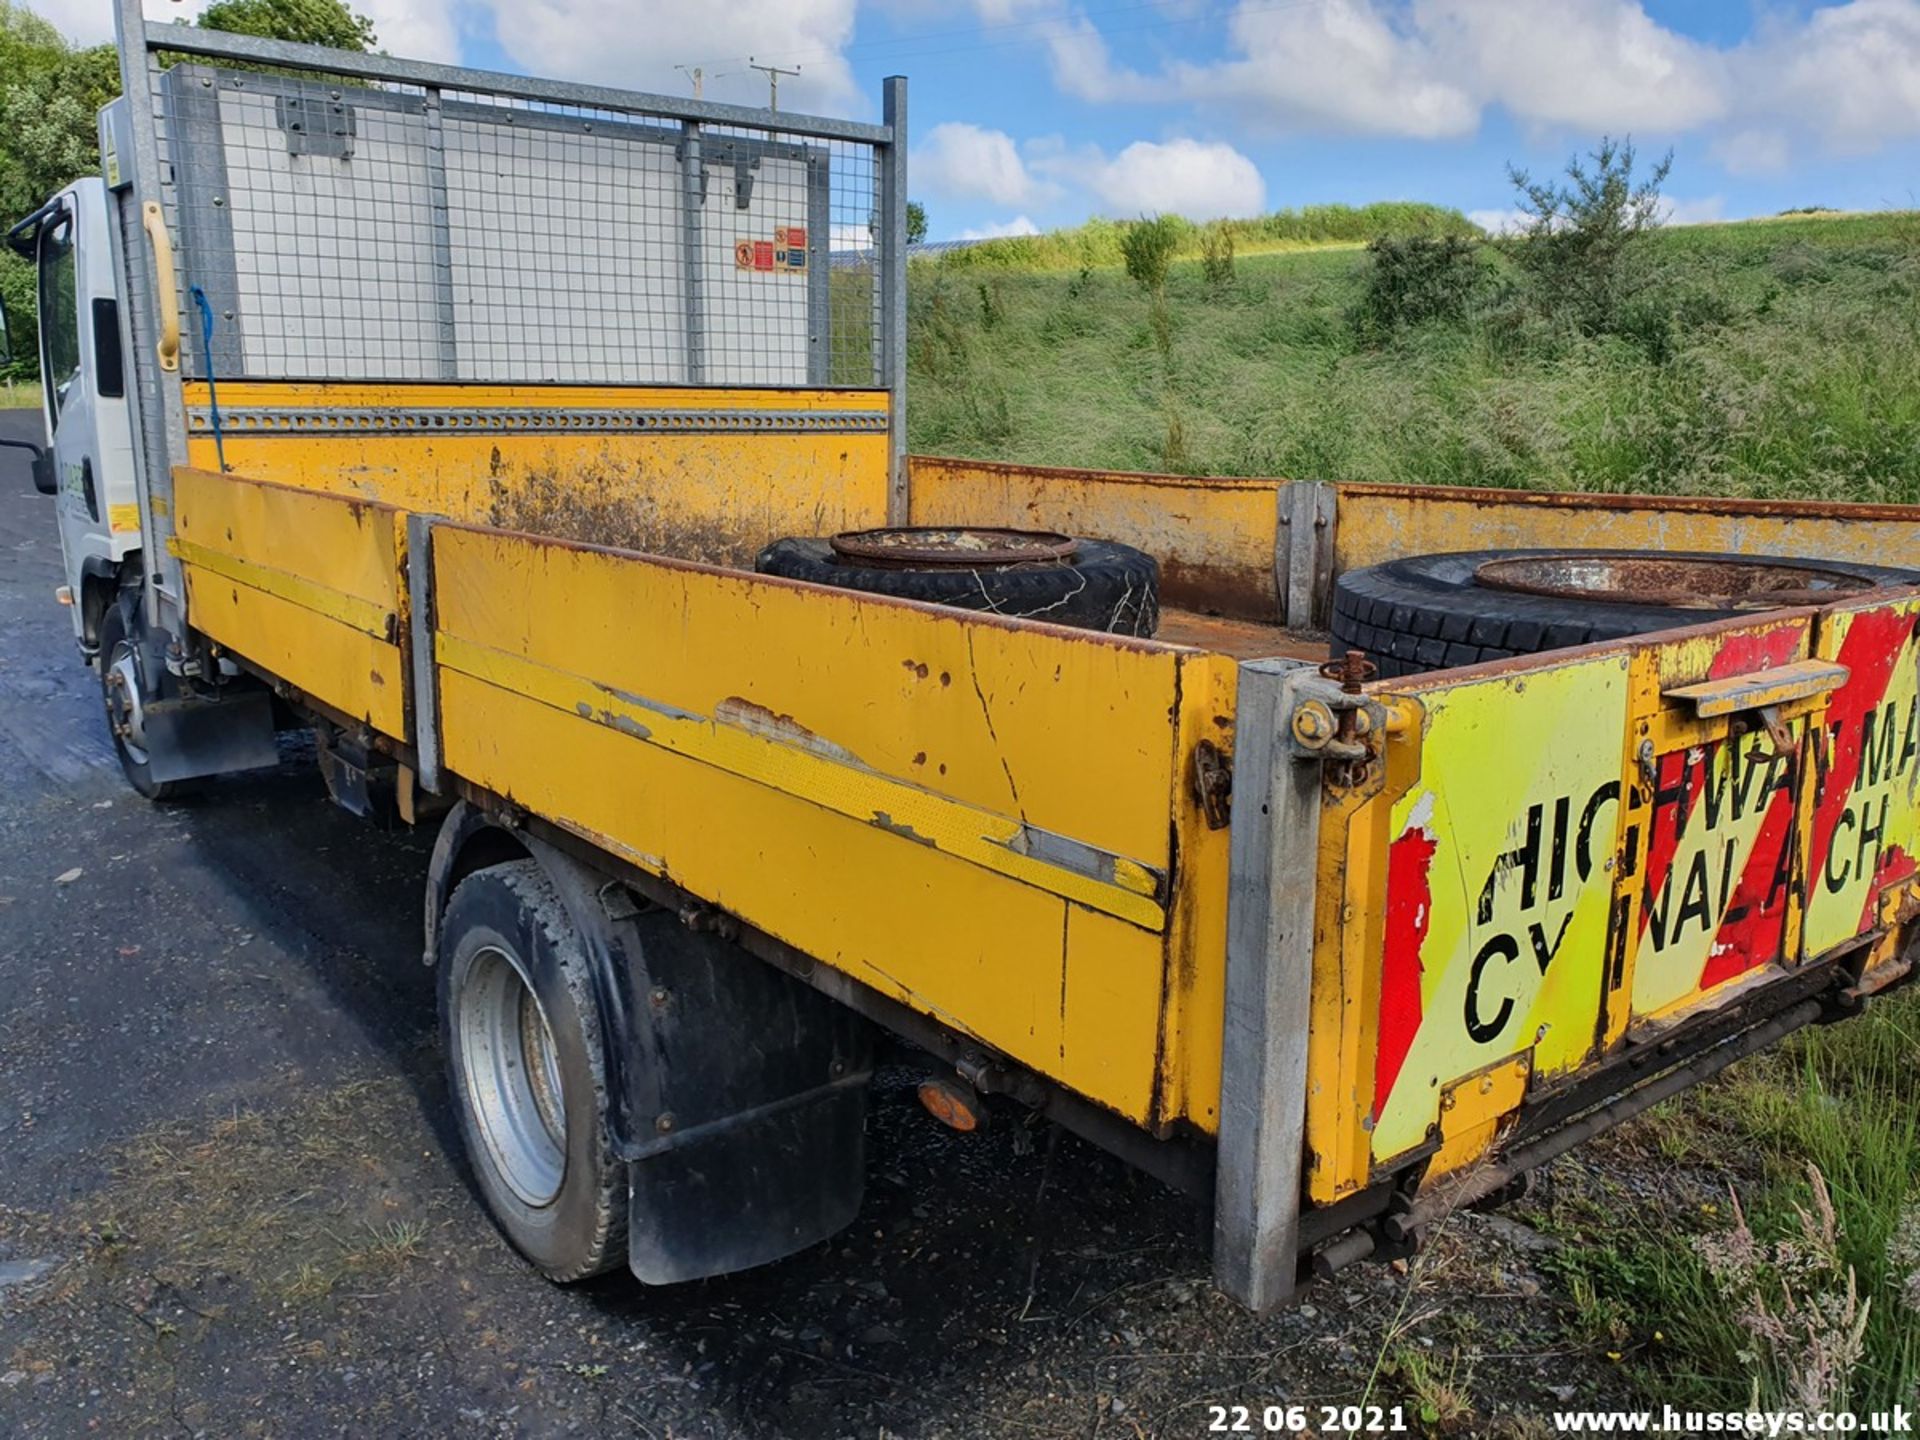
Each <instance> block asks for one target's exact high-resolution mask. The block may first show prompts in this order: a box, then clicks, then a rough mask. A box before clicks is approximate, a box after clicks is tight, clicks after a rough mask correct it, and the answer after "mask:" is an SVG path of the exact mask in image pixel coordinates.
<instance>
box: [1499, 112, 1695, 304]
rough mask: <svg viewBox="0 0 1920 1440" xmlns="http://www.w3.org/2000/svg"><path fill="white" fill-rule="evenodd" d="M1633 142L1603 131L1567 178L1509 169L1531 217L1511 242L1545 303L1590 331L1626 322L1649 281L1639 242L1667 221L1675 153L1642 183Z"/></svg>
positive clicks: (1525, 211)
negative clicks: (1664, 213) (1663, 214)
mask: <svg viewBox="0 0 1920 1440" xmlns="http://www.w3.org/2000/svg"><path fill="white" fill-rule="evenodd" d="M1635 158H1636V157H1635V154H1634V149H1633V143H1632V142H1631V141H1617V140H1614V139H1612V138H1611V137H1605V136H1603V137H1602V138H1601V141H1600V143H1599V144H1598V145H1597V146H1595V147H1594V148H1593V150H1592V151H1591V152H1589V154H1588V156H1587V158H1586V160H1585V161H1583V160H1582V159H1581V158H1580V157H1579V156H1577V155H1576V156H1575V157H1574V158H1573V159H1572V160H1570V161H1568V162H1567V169H1566V178H1565V179H1564V180H1559V181H1536V180H1534V179H1533V177H1532V176H1530V175H1528V174H1527V172H1526V171H1524V170H1519V169H1515V168H1513V167H1511V166H1510V167H1508V170H1507V175H1508V178H1509V179H1511V180H1512V181H1513V187H1514V189H1515V190H1517V191H1518V192H1519V196H1520V210H1521V213H1522V214H1523V215H1525V217H1526V223H1525V226H1524V228H1523V230H1522V231H1521V233H1520V234H1519V235H1518V236H1517V237H1515V238H1513V239H1510V240H1508V241H1506V242H1505V245H1506V249H1507V253H1508V254H1509V255H1511V256H1512V257H1513V260H1514V263H1515V264H1516V265H1517V266H1519V268H1520V271H1521V273H1522V274H1523V275H1525V276H1526V278H1527V280H1528V282H1529V285H1530V288H1531V291H1532V294H1533V297H1534V300H1535V302H1536V303H1537V304H1538V305H1540V307H1541V308H1542V309H1545V310H1548V311H1551V312H1553V313H1556V314H1561V315H1565V316H1567V317H1568V318H1570V319H1571V320H1572V321H1573V322H1574V323H1575V324H1576V325H1578V326H1579V327H1580V329H1581V330H1583V331H1585V332H1586V333H1587V334H1589V335H1601V334H1606V333H1608V332H1610V331H1615V330H1617V329H1618V328H1619V326H1620V324H1621V321H1622V318H1623V316H1624V315H1625V313H1626V312H1627V310H1628V308H1629V307H1630V306H1631V305H1632V303H1633V302H1634V300H1635V299H1636V298H1637V297H1638V296H1639V294H1640V292H1641V291H1642V290H1644V289H1645V288H1646V286H1647V285H1648V283H1649V281H1650V278H1651V277H1650V276H1649V274H1648V270H1647V266H1646V265H1645V264H1644V263H1643V262H1644V258H1645V251H1644V247H1643V246H1642V245H1641V244H1640V241H1641V239H1642V237H1643V236H1645V235H1646V233H1647V232H1648V231H1650V230H1652V229H1654V228H1655V227H1656V226H1657V225H1659V223H1660V187H1661V186H1662V185H1663V184H1665V183H1666V179H1667V174H1668V172H1669V171H1671V170H1672V169H1673V152H1672V151H1668V152H1667V154H1666V155H1665V156H1664V157H1662V158H1661V160H1660V161H1659V162H1658V163H1657V164H1656V165H1655V166H1654V167H1653V170H1652V172H1651V173H1650V174H1648V175H1647V176H1646V178H1644V179H1642V180H1639V181H1637V182H1636V181H1635V179H1634V174H1633V167H1634V161H1635Z"/></svg>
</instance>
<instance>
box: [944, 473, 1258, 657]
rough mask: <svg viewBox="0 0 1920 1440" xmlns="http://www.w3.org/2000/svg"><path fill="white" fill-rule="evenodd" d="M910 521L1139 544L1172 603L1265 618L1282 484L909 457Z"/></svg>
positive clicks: (1163, 591) (1246, 616)
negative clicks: (1156, 562)
mask: <svg viewBox="0 0 1920 1440" xmlns="http://www.w3.org/2000/svg"><path fill="white" fill-rule="evenodd" d="M912 466H913V471H912V473H913V485H912V505H913V523H914V524H915V525H1010V526H1013V527H1015V528H1018V529H1026V530H1057V531H1061V532H1063V533H1065V534H1068V535H1092V536H1097V537H1098V538H1100V539H1103V540H1118V541H1120V542H1122V543H1123V544H1127V545H1135V546H1138V547H1139V548H1140V549H1142V550H1145V551H1146V552H1147V553H1148V554H1149V555H1152V556H1154V557H1155V558H1156V559H1158V560H1159V561H1160V576H1161V589H1162V593H1163V594H1164V595H1165V596H1166V598H1167V599H1168V600H1169V601H1170V602H1171V603H1173V604H1176V605H1184V606H1188V607H1190V608H1193V609H1198V610H1210V611H1213V612H1216V613H1218V614H1222V615H1233V616H1237V617H1239V618H1242V619H1251V620H1270V619H1272V618H1273V616H1274V615H1275V614H1276V613H1277V606H1278V600H1277V598H1276V595H1275V591H1274V579H1273V547H1274V531H1275V529H1276V528H1277V527H1278V524H1279V513H1280V512H1279V492H1278V482H1277V481H1273V480H1238V479H1234V480H1228V479H1201V478H1197V477H1190V476H1180V475H1141V474H1132V473H1128V472H1116V471H1105V470H1060V469H1050V468H1047V467H1044V466H1036V465H1003V464H996V463H993V462H990V461H984V460H948V459H941V458H937V457H934V456H915V457H914V459H913V462H912Z"/></svg>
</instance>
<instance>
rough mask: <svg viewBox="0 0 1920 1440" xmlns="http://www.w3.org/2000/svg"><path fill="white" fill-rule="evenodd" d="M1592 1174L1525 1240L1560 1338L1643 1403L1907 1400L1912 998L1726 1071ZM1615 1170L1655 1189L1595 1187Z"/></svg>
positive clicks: (1914, 1061) (1739, 1405)
mask: <svg viewBox="0 0 1920 1440" xmlns="http://www.w3.org/2000/svg"><path fill="white" fill-rule="evenodd" d="M1590 1166H1591V1168H1590V1169H1589V1171H1588V1174H1589V1175H1590V1176H1591V1177H1595V1178H1596V1182H1597V1183H1596V1184H1595V1185H1594V1186H1592V1187H1590V1188H1588V1189H1586V1190H1585V1191H1584V1192H1583V1193H1581V1194H1578V1195H1575V1196H1572V1197H1564V1198H1560V1199H1556V1200H1555V1202H1554V1203H1553V1205H1552V1207H1551V1209H1550V1211H1549V1213H1548V1214H1547V1215H1546V1217H1545V1218H1544V1219H1543V1220H1542V1224H1543V1225H1545V1226H1548V1227H1550V1228H1556V1229H1559V1230H1560V1231H1561V1232H1562V1233H1563V1235H1564V1236H1565V1238H1566V1239H1568V1241H1569V1242H1570V1243H1569V1244H1567V1245H1566V1247H1565V1248H1564V1249H1562V1250H1561V1251H1560V1252H1558V1255H1557V1258H1556V1261H1555V1264H1556V1266H1557V1267H1558V1268H1559V1269H1561V1270H1562V1272H1563V1273H1564V1274H1565V1276H1566V1277H1567V1279H1568V1281H1569V1285H1570V1290H1571V1293H1572V1294H1573V1296H1574V1297H1575V1310H1576V1315H1575V1323H1576V1325H1577V1326H1578V1327H1579V1328H1580V1329H1581V1330H1582V1331H1584V1332H1585V1336H1586V1338H1587V1339H1588V1340H1589V1341H1590V1342H1592V1343H1595V1344H1598V1345H1602V1346H1604V1347H1605V1348H1606V1349H1608V1350H1609V1351H1610V1352H1611V1353H1613V1354H1617V1355H1619V1356H1620V1358H1621V1363H1622V1364H1624V1365H1627V1366H1628V1367H1630V1368H1631V1370H1632V1371H1633V1373H1634V1374H1635V1376H1636V1378H1637V1379H1638V1380H1639V1381H1640V1382H1641V1384H1642V1387H1643V1388H1644V1391H1645V1393H1646V1395H1647V1397H1648V1399H1649V1403H1652V1404H1655V1405H1656V1406H1657V1404H1658V1403H1660V1402H1662V1401H1667V1400H1671V1401H1673V1402H1674V1403H1676V1404H1680V1403H1690V1404H1694V1405H1698V1406H1702V1407H1708V1408H1717V1409H1745V1408H1747V1407H1748V1406H1749V1405H1750V1404H1752V1403H1754V1401H1755V1400H1756V1399H1757V1400H1758V1403H1759V1404H1760V1406H1761V1408H1798V1409H1803V1410H1810V1411H1811V1410H1840V1409H1852V1410H1854V1411H1855V1412H1871V1411H1875V1410H1888V1409H1891V1408H1892V1407H1893V1406H1895V1405H1906V1406H1908V1407H1912V1406H1914V1405H1915V1404H1916V1403H1917V1402H1920V994H1915V993H1911V992H1909V993H1907V994H1904V995H1897V996H1893V997H1889V998H1887V999H1885V1000H1883V1001H1880V1002H1878V1003H1876V1004H1875V1005H1874V1006H1872V1007H1871V1008H1870V1009H1869V1012H1868V1013H1867V1014H1866V1015H1865V1016H1863V1017H1861V1018H1860V1019H1857V1020H1854V1021H1850V1022H1848V1023H1846V1024H1842V1025H1837V1026H1834V1027H1833V1028H1831V1029H1821V1030H1815V1031H1811V1032H1807V1033H1804V1034H1802V1035H1801V1036H1799V1037H1796V1038H1795V1039H1793V1040H1791V1041H1789V1042H1788V1043H1786V1044H1785V1045H1783V1046H1782V1047H1781V1048H1780V1049H1778V1050H1777V1051H1773V1052H1770V1053H1767V1054H1764V1055H1761V1056H1757V1057H1755V1058H1754V1059H1752V1060H1748V1061H1745V1062H1742V1063H1741V1064H1740V1065H1738V1066H1735V1067H1734V1068H1733V1069H1732V1070H1731V1071H1729V1072H1728V1073H1727V1075H1726V1076H1725V1077H1723V1078H1722V1079H1721V1080H1719V1081H1717V1082H1713V1083H1709V1084H1707V1085H1704V1086H1702V1087H1700V1088H1699V1089H1698V1090H1697V1091H1695V1092H1694V1093H1693V1094H1691V1095H1689V1096H1686V1097H1682V1098H1681V1099H1679V1100H1676V1101H1674V1102H1671V1103H1669V1104H1668V1105H1665V1106H1662V1107H1660V1108H1659V1109H1657V1110H1655V1111H1653V1112H1651V1113H1650V1114H1649V1115H1647V1116H1646V1117H1644V1118H1642V1119H1641V1120H1640V1121H1638V1122H1636V1123H1634V1124H1632V1125H1629V1126H1627V1127H1625V1128H1624V1129H1623V1130H1622V1131H1621V1132H1619V1133H1618V1135H1617V1136H1615V1137H1612V1138H1611V1139H1609V1140H1608V1141H1605V1142H1603V1143H1602V1144H1601V1145H1599V1146H1597V1147H1595V1150H1594V1151H1593V1154H1592V1156H1591V1161H1590ZM1631 1171H1638V1172H1640V1173H1641V1174H1643V1175H1645V1174H1652V1175H1655V1176H1657V1177H1658V1178H1659V1182H1660V1183H1658V1184H1657V1185H1655V1186H1653V1187H1652V1188H1651V1189H1642V1190H1638V1191H1629V1190H1627V1189H1625V1188H1624V1187H1623V1186H1621V1185H1617V1184H1613V1183H1610V1182H1608V1181H1605V1180H1599V1179H1598V1177H1605V1176H1608V1175H1609V1174H1610V1173H1614V1172H1617V1173H1619V1174H1626V1173H1629V1172H1631ZM1729 1171H1731V1172H1732V1173H1733V1174H1734V1175H1735V1176H1736V1179H1735V1181H1734V1183H1733V1185H1732V1187H1731V1189H1730V1190H1729V1189H1726V1188H1720V1185H1721V1184H1724V1181H1721V1182H1720V1184H1716V1183H1715V1181H1714V1180H1713V1179H1710V1178H1708V1177H1722V1176H1724V1175H1725V1174H1727V1173H1728V1172H1729Z"/></svg>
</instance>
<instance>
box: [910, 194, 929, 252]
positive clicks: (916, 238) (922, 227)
mask: <svg viewBox="0 0 1920 1440" xmlns="http://www.w3.org/2000/svg"><path fill="white" fill-rule="evenodd" d="M926 238H927V207H926V206H924V205H922V204H921V203H920V202H919V201H918V200H909V201H908V202H907V243H908V244H909V245H918V244H919V243H920V242H921V241H922V240H925V239H926Z"/></svg>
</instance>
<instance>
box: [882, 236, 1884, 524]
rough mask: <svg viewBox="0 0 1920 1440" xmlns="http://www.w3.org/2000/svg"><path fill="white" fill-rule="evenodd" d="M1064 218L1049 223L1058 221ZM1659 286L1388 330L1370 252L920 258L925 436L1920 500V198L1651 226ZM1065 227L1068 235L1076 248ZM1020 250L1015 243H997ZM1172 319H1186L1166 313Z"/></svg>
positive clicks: (941, 440)
mask: <svg viewBox="0 0 1920 1440" xmlns="http://www.w3.org/2000/svg"><path fill="white" fill-rule="evenodd" d="M1043 238H1044V237H1043ZM1645 243H1646V247H1647V255H1648V258H1649V261H1650V264H1651V269H1652V271H1653V272H1654V282H1653V286H1652V288H1651V290H1650V291H1649V292H1648V298H1647V302H1646V305H1645V306H1644V307H1643V308H1644V309H1645V310H1646V313H1645V314H1643V315H1640V316H1638V317H1637V319H1636V324H1635V328H1634V329H1633V331H1632V333H1629V334H1608V335H1601V336H1589V335H1583V334H1581V333H1579V332H1578V331H1576V330H1574V329H1573V328H1572V327H1571V326H1568V325H1565V324H1561V323H1557V322H1555V321H1553V320H1551V319H1550V318H1548V317H1546V316H1543V315H1541V314H1539V313H1537V311H1536V310H1534V309H1530V308H1528V307H1527V306H1526V305H1525V304H1523V303H1521V302H1519V301H1517V300H1515V299H1514V298H1513V296H1512V294H1511V293H1506V292H1503V289H1502V286H1501V284H1500V283H1499V282H1500V273H1499V272H1501V271H1502V270H1503V269H1504V268H1505V264H1504V262H1503V261H1501V260H1499V259H1498V258H1497V257H1495V258H1493V259H1492V260H1491V262H1490V263H1491V266H1492V269H1493V271H1494V272H1495V274H1494V276H1493V279H1494V283H1493V284H1492V285H1490V286H1489V287H1488V293H1487V295H1486V297H1485V298H1483V299H1482V300H1481V301H1480V302H1479V303H1477V304H1476V305H1475V306H1474V307H1472V308H1471V309H1470V311H1469V313H1467V314H1466V315H1465V316H1464V317H1463V318H1460V319H1457V320H1448V321H1435V322H1430V323H1428V324H1426V325H1422V326H1418V327H1413V328H1409V329H1405V330H1403V331H1401V332H1399V333H1398V334H1397V335H1394V336H1392V337H1390V338H1388V339H1386V340H1384V341H1371V342H1370V341H1368V340H1366V339H1364V338H1363V334H1362V332H1361V331H1360V329H1359V328H1358V327H1356V325H1355V324H1354V323H1353V322H1352V319H1351V315H1352V311H1353V307H1354V305H1355V303H1356V301H1357V300H1358V299H1359V297H1360V296H1361V293H1362V291H1363V288H1364V276H1365V273H1366V268H1367V266H1368V265H1369V263H1370V261H1369V257H1368V256H1367V255H1366V254H1365V253H1364V252H1361V251H1358V250H1356V249H1353V248H1351V247H1349V248H1340V249H1331V248H1329V249H1319V250H1311V251H1296V252H1294V253H1283V254H1266V255H1254V254H1246V253H1244V251H1245V250H1246V249H1247V248H1249V247H1248V246H1246V245H1243V246H1242V247H1241V248H1242V250H1243V253H1242V254H1241V255H1240V256H1239V257H1238V259H1237V260H1236V262H1235V265H1234V275H1233V278H1232V279H1231V280H1230V281H1229V282H1228V283H1226V284H1224V285H1210V284H1208V283H1207V281H1206V280H1205V278H1204V276H1203V274H1202V269H1201V265H1200V263H1199V262H1198V261H1197V260H1192V259H1188V260H1177V261H1176V262H1175V263H1174V265H1173V268H1172V272H1171V275H1170V278H1169V280H1168V284H1167V303H1166V307H1165V311H1164V320H1160V321H1156V316H1155V309H1154V306H1153V305H1152V303H1151V302H1150V300H1149V298H1148V296H1147V295H1146V294H1145V293H1144V292H1143V291H1142V290H1141V288H1140V287H1139V286H1137V285H1135V284H1134V283H1132V282H1131V281H1130V280H1128V279H1127V277H1126V275H1125V274H1124V273H1123V272H1122V271H1121V270H1120V269H1118V268H1117V267H1116V266H1113V265H1096V264H1091V263H1087V264H1083V265H1082V266H1081V267H1080V268H1077V269H1067V270H1036V269H1034V268H1030V267H1032V266H1034V265H1035V264H1038V263H1041V262H1040V259H1039V257H1040V256H1041V255H1043V254H1052V253H1054V252H1052V251H1048V250H1046V249H1045V248H1044V247H1043V246H1042V245H1041V243H1040V242H1033V243H1032V244H1031V245H1030V246H1029V247H1028V248H1026V249H1024V250H1022V249H1020V248H1018V247H1014V248H1013V249H1011V250H1009V249H1007V248H1005V247H1000V248H998V249H997V251H996V250H989V251H988V253H987V254H984V255H983V254H981V253H979V252H961V253H960V254H958V255H954V256H949V257H947V258H946V259H944V260H935V261H928V262H923V263H920V264H917V265H915V266H914V267H913V270H912V276H911V282H910V289H911V299H910V308H911V319H910V328H911V342H910V350H909V383H910V393H911V396H912V404H911V405H910V406H909V425H910V438H911V443H912V446H913V448H914V449H916V450H921V451H935V452H943V453H952V454H962V455H971V456H980V457H987V458H996V459H1020V460H1028V461H1034V462H1040V463H1046V464H1060V465H1090V466H1108V467H1115V468H1126V469H1153V470H1158V469H1167V470H1176V471H1184V472H1190V473H1212V474H1223V475H1284V476H1294V477H1308V478H1317V479H1345V480H1377V481H1400V482H1417V483H1453V484H1480V485H1498V486H1507V487H1521V488H1536V489H1544V488H1575V489H1584V490H1615V491H1619V490H1646V491H1670V492H1679V493H1698V494H1739V495H1761V496H1815V497H1829V498H1845V499H1854V500H1889V501H1903V502H1910V503H1911V502H1920V214H1916V213H1900V214H1887V215H1871V216H1817V217H1812V218H1793V219H1780V220H1772V221H1758V222H1748V223H1743V224H1734V225H1718V226H1700V227H1691V228H1685V229H1673V230H1667V231H1662V232H1658V233H1656V234H1654V235H1652V236H1650V237H1648V239H1647V241H1646V242H1645ZM1059 248H1060V247H1055V250H1058V249H1059ZM996 253H997V254H998V255H999V256H1000V257H1001V258H1002V259H1003V260H1004V261H1005V262H1006V263H990V262H992V261H993V260H994V258H995V254H996ZM1161 328H1163V329H1164V331H1165V336H1164V343H1162V337H1161V335H1160V333H1159V329H1161Z"/></svg>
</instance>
